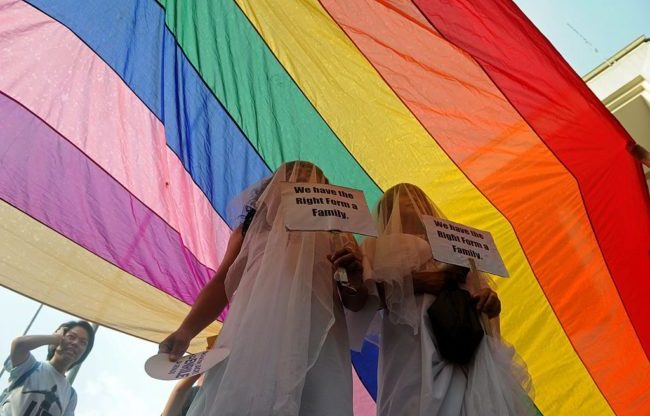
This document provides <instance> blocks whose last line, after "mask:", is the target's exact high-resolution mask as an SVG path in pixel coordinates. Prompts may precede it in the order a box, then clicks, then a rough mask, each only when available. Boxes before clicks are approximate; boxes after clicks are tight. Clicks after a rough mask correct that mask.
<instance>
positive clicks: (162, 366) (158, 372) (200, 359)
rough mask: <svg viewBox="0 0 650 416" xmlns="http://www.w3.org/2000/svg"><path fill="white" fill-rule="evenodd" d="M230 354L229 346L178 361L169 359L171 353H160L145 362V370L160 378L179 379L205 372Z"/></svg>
mask: <svg viewBox="0 0 650 416" xmlns="http://www.w3.org/2000/svg"><path fill="white" fill-rule="evenodd" d="M229 354H230V350H229V349H228V348H213V349H211V350H207V351H203V352H199V353H197V354H189V355H185V356H183V357H181V358H179V359H178V361H176V362H173V361H169V354H167V353H160V354H156V355H154V356H153V357H150V358H149V359H148V360H147V362H146V363H144V371H146V372H147V374H149V376H150V377H153V378H156V379H158V380H178V379H181V378H186V377H190V376H195V375H197V374H201V373H204V372H206V371H208V370H209V369H210V368H212V367H214V366H215V365H217V364H219V363H220V362H221V361H223V360H224V359H226V357H228V355H229Z"/></svg>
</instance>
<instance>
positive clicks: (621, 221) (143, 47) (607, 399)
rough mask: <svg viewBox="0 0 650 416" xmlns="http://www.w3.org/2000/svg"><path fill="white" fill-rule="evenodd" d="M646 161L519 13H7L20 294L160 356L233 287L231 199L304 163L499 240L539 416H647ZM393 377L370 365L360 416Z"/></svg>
mask: <svg viewBox="0 0 650 416" xmlns="http://www.w3.org/2000/svg"><path fill="white" fill-rule="evenodd" d="M632 145H633V142H632V140H631V139H630V137H629V136H628V134H627V133H626V132H625V131H624V130H623V128H622V127H621V126H620V125H619V124H618V122H617V121H616V120H615V119H614V118H613V117H612V116H611V114H609V113H608V112H607V110H606V109H605V107H604V106H603V105H601V103H600V102H599V101H598V99H597V98H596V97H595V96H594V95H593V94H592V93H591V92H590V91H589V90H588V89H587V87H586V86H585V84H584V83H583V82H582V80H581V79H580V78H579V77H578V76H577V75H576V74H575V73H574V72H573V71H572V70H571V69H570V68H569V66H568V65H567V63H566V62H564V60H563V59H562V58H561V57H560V55H559V54H558V53H557V52H556V51H555V50H554V48H553V47H552V46H551V45H550V43H549V42H548V41H547V40H546V39H545V38H544V37H543V36H542V35H541V34H540V32H539V31H538V30H537V29H536V28H535V27H534V26H533V25H532V24H531V23H530V22H529V21H528V19H527V18H526V17H525V16H524V15H523V13H522V12H521V11H520V10H519V9H518V8H517V7H516V6H515V5H514V4H513V3H511V2H508V1H498V0H484V1H480V2H478V1H471V0H457V1H452V2H450V1H443V0H429V1H423V0H413V1H409V0H380V1H369V0H338V1H337V0H320V1H316V0H294V1H291V2H272V1H265V0H236V1H231V0H219V1H210V0H182V1H181V0H164V1H163V0H161V1H159V2H156V1H154V0H111V1H100V0H84V1H81V2H79V1H70V0H58V1H44V0H30V1H25V2H23V1H16V0H0V199H1V201H0V233H1V236H2V237H1V238H0V284H2V285H3V286H5V287H7V288H9V289H12V290H14V291H17V292H19V293H22V294H24V295H26V296H29V297H31V298H34V299H37V300H39V301H42V302H44V303H47V304H49V305H51V306H54V307H57V308H59V309H62V310H65V311H67V312H70V313H72V314H75V315H78V316H82V317H84V318H86V319H90V320H92V321H96V322H98V323H100V324H102V325H106V326H108V327H111V328H114V329H117V330H120V331H123V332H126V333H129V334H132V335H135V336H138V337H141V338H144V339H149V340H152V341H159V340H161V339H162V338H163V337H164V336H165V335H166V334H168V333H169V332H171V331H172V330H173V329H175V328H176V326H177V325H178V324H179V322H180V320H181V319H182V318H183V317H184V316H185V314H186V313H187V312H188V310H189V306H188V305H191V304H192V302H193V301H194V299H195V298H196V296H197V293H198V292H199V290H200V289H201V287H202V285H204V284H205V282H206V281H207V280H208V279H209V278H210V277H211V275H212V273H213V271H214V270H215V269H216V268H217V267H218V265H219V261H220V259H221V257H222V255H223V253H224V250H225V244H226V241H227V239H228V235H229V232H230V229H231V228H232V227H233V226H235V225H236V224H235V223H234V222H235V221H234V220H229V219H227V217H226V215H225V213H226V206H227V204H228V201H229V200H230V199H231V198H232V197H233V196H235V195H237V194H238V193H239V192H240V191H241V190H242V189H244V188H245V187H246V186H247V185H249V184H251V183H253V182H255V181H257V180H259V179H260V178H262V177H264V176H265V175H268V174H269V173H270V172H271V171H273V170H274V169H275V168H276V167H277V166H278V165H279V164H280V163H281V162H283V161H287V160H293V159H304V160H310V161H313V162H315V163H316V164H318V165H319V166H320V167H322V168H323V170H324V171H325V172H326V174H327V175H328V176H329V177H330V179H331V181H332V182H333V183H336V184H341V185H345V186H349V187H354V188H358V189H362V190H363V191H364V192H365V194H366V197H367V198H368V200H369V203H370V204H373V203H374V202H376V200H377V199H378V197H379V196H380V194H381V192H382V190H385V189H387V188H388V187H390V186H392V185H394V184H396V183H399V182H411V183H414V184H416V185H418V186H420V187H422V188H423V189H424V190H426V192H427V194H428V195H429V196H430V197H431V198H432V199H433V200H434V201H436V203H437V204H438V205H439V206H440V207H441V208H442V209H443V210H444V212H445V213H446V214H447V216H448V217H449V218H450V219H452V220H454V221H457V222H461V223H465V224H468V225H470V226H473V227H476V228H480V229H486V230H489V231H491V233H492V234H493V236H494V238H495V240H496V243H497V246H498V248H499V250H500V252H501V254H502V256H503V258H504V261H505V264H506V267H507V269H508V271H509V273H510V275H511V277H510V278H509V279H498V280H497V284H498V292H499V296H500V298H501V299H502V303H503V314H502V331H503V335H504V337H505V338H506V340H507V341H509V342H510V343H512V344H514V345H515V346H516V348H517V351H518V352H519V353H520V355H521V356H522V357H523V359H524V360H525V361H526V363H527V365H528V368H529V371H530V373H531V375H532V377H533V382H534V387H535V390H536V396H535V404H536V406H537V408H538V409H539V410H540V412H541V413H543V414H548V415H606V414H612V413H615V414H619V415H643V414H650V394H648V392H650V363H649V361H648V351H650V319H648V317H649V316H650V309H649V307H648V306H647V305H648V304H649V303H648V302H647V297H648V294H650V279H649V277H650V276H649V275H650V272H649V271H650V254H649V253H650V215H648V214H649V213H650V200H649V197H648V191H647V188H646V184H645V181H644V178H643V175H642V171H641V168H640V166H639V164H638V163H637V162H635V160H634V159H633V157H632V156H631V155H630V152H629V150H630V148H631V147H632ZM219 326H220V324H219V323H215V324H214V325H213V326H211V327H210V328H208V329H207V330H206V331H205V332H204V333H203V334H202V335H201V337H203V336H208V335H210V334H215V333H217V332H218V330H219ZM204 342H205V341H204V339H203V338H201V339H200V340H197V344H196V347H197V348H201V347H202V346H203V345H204ZM376 359H377V351H376V349H374V347H373V346H372V345H371V344H368V345H366V347H365V348H364V351H363V352H362V353H360V354H354V355H353V362H354V364H355V369H356V371H355V380H356V384H355V395H356V396H355V408H356V414H358V415H370V414H373V411H374V410H373V407H374V398H375V396H376Z"/></svg>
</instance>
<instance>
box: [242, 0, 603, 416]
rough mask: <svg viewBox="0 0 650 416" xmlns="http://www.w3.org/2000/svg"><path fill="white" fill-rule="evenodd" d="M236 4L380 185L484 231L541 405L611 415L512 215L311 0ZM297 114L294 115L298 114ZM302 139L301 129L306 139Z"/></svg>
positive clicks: (511, 333)
mask: <svg viewBox="0 0 650 416" xmlns="http://www.w3.org/2000/svg"><path fill="white" fill-rule="evenodd" d="M237 3H238V4H239V6H240V7H241V9H242V10H243V11H244V13H245V14H246V15H247V17H248V19H249V20H250V21H251V23H252V24H253V25H254V26H255V27H256V29H257V30H258V32H259V33H260V34H261V35H262V37H263V38H264V40H265V41H266V43H267V44H268V45H269V47H270V48H271V49H272V51H273V52H274V54H275V55H276V56H277V57H278V59H279V60H280V62H281V63H282V64H283V66H284V67H285V68H286V69H287V71H288V72H289V73H290V75H291V76H292V77H293V79H294V80H295V81H296V83H297V84H298V85H299V86H300V88H301V89H302V90H303V92H304V93H305V94H306V96H307V97H308V98H309V100H310V101H311V102H312V103H313V105H314V107H315V108H316V109H317V110H318V111H319V112H320V113H321V115H322V116H323V117H324V119H325V120H326V121H327V123H328V124H329V125H330V126H331V128H332V129H333V131H334V132H335V133H336V134H337V136H338V137H339V138H340V140H341V141H342V142H343V144H344V145H345V146H346V147H347V148H348V149H349V150H350V152H351V153H352V155H353V156H354V157H355V158H356V159H357V161H358V162H359V163H360V164H361V165H362V166H363V167H364V169H366V171H367V172H368V173H369V175H370V176H371V177H372V178H373V179H374V180H375V181H376V182H377V184H378V185H379V186H380V187H381V188H382V189H387V188H388V187H390V186H392V185H394V184H396V183H399V182H411V183H414V184H416V185H418V186H420V187H422V188H423V189H425V190H426V192H427V194H428V195H429V196H430V197H431V198H432V199H433V200H434V201H436V203H437V204H438V205H439V206H440V207H441V208H442V209H443V210H444V211H445V213H446V214H447V216H448V217H449V218H450V219H452V220H455V221H458V222H461V223H465V224H468V225H471V226H473V227H476V228H480V229H487V230H489V231H491V232H492V234H493V235H494V238H495V240H496V242H497V245H498V248H499V251H500V252H501V254H502V255H503V257H504V259H505V263H506V267H507V268H508V271H509V272H510V274H511V276H512V278H510V279H507V280H499V281H498V285H499V296H500V297H501V299H502V302H503V309H504V312H503V315H502V327H503V331H502V332H503V334H504V337H505V338H506V339H507V340H508V341H510V342H512V343H513V344H514V345H515V346H516V348H517V351H518V352H519V354H521V355H522V357H523V358H524V359H525V361H526V363H527V364H528V368H529V371H530V373H531V375H532V377H533V381H534V385H535V390H536V396H537V397H536V400H535V401H536V404H537V405H538V407H540V410H541V411H542V412H543V413H548V414H559V413H561V414H576V415H577V414H589V415H593V414H599V415H600V414H603V415H604V414H611V409H610V408H609V406H608V405H607V403H606V402H605V400H604V398H603V396H602V394H601V393H600V392H599V391H598V389H597V387H596V385H595V384H594V383H593V380H592V379H591V377H590V376H589V374H588V373H587V371H586V369H585V367H584V365H583V364H582V362H581V361H580V360H579V357H578V356H577V355H576V354H575V352H574V350H573V348H572V346H571V344H570V343H569V340H568V339H567V337H566V336H565V334H564V331H563V330H562V328H561V326H560V324H559V322H558V320H557V318H556V316H555V314H554V313H553V311H552V310H551V308H550V306H549V304H548V302H547V301H546V298H545V297H544V295H543V293H542V290H541V289H540V286H539V284H538V283H537V280H536V279H535V277H534V275H533V272H532V270H531V268H530V266H529V264H528V262H527V261H526V258H525V256H524V254H523V251H522V248H521V246H520V245H519V242H518V241H517V239H516V236H515V234H514V232H513V230H512V227H511V226H510V224H509V223H508V222H507V221H506V220H505V219H504V218H503V217H502V216H501V215H500V214H499V212H498V211H496V209H495V208H494V207H493V206H492V205H491V204H490V203H489V201H487V200H486V199H485V198H484V197H483V196H482V195H481V194H480V192H478V190H477V189H476V188H475V187H474V186H473V185H472V184H471V183H470V182H469V181H468V180H467V178H466V177H465V176H464V175H463V174H462V172H460V171H459V169H458V168H457V167H456V166H455V165H454V164H453V162H452V161H451V160H450V159H449V158H448V157H447V156H446V154H445V153H444V152H443V151H442V149H441V148H440V147H439V146H438V145H437V143H436V142H435V141H434V140H432V138H431V137H430V136H429V134H428V133H427V132H426V131H425V130H424V128H423V127H422V126H421V125H420V124H419V123H418V121H417V120H416V119H415V118H414V117H413V115H412V114H411V113H410V112H409V110H408V109H407V108H406V107H405V106H404V105H403V104H402V103H401V102H400V101H399V99H398V98H397V97H396V96H395V94H394V93H393V92H392V91H391V90H390V89H389V87H388V86H387V85H386V84H385V83H384V82H383V80H382V79H381V78H380V77H379V76H378V75H377V73H376V72H375V70H374V69H373V68H372V66H371V65H370V64H369V63H368V62H367V61H366V59H365V58H364V57H363V56H362V55H361V54H360V53H359V52H358V50H357V49H356V47H355V46H354V45H353V44H352V43H351V42H350V41H349V39H348V38H347V36H346V35H345V34H344V33H343V32H342V31H341V30H340V29H339V28H338V26H337V25H336V24H335V23H334V22H333V21H332V20H331V19H330V17H329V16H328V15H327V13H326V12H325V11H324V10H323V9H322V8H321V6H320V5H319V4H318V3H317V2H315V1H309V0H301V1H294V2H292V3H291V7H279V6H278V5H277V4H275V3H274V2H271V1H261V0H254V1H253V0H238V1H237ZM297 116H299V115H297ZM305 140H308V138H305Z"/></svg>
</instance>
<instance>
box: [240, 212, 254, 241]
mask: <svg viewBox="0 0 650 416" xmlns="http://www.w3.org/2000/svg"><path fill="white" fill-rule="evenodd" d="M244 209H245V210H246V212H245V213H244V214H242V217H243V218H244V221H242V223H241V233H242V234H243V235H246V231H248V227H250V226H251V223H252V222H253V217H254V216H255V212H257V210H256V209H255V208H253V207H252V206H250V205H247V206H246V208H244Z"/></svg>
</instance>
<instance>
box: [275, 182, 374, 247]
mask: <svg viewBox="0 0 650 416" xmlns="http://www.w3.org/2000/svg"><path fill="white" fill-rule="evenodd" d="M282 209H283V210H284V225H285V226H286V227H287V230H291V231H341V232H348V233H356V234H363V235H369V236H376V235H377V229H376V228H375V224H374V221H373V220H372V216H371V215H370V210H369V209H368V204H367V203H366V199H365V198H364V196H363V192H362V191H359V190H356V189H350V188H344V187H341V186H333V185H325V184H320V183H293V182H285V183H283V184H282Z"/></svg>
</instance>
